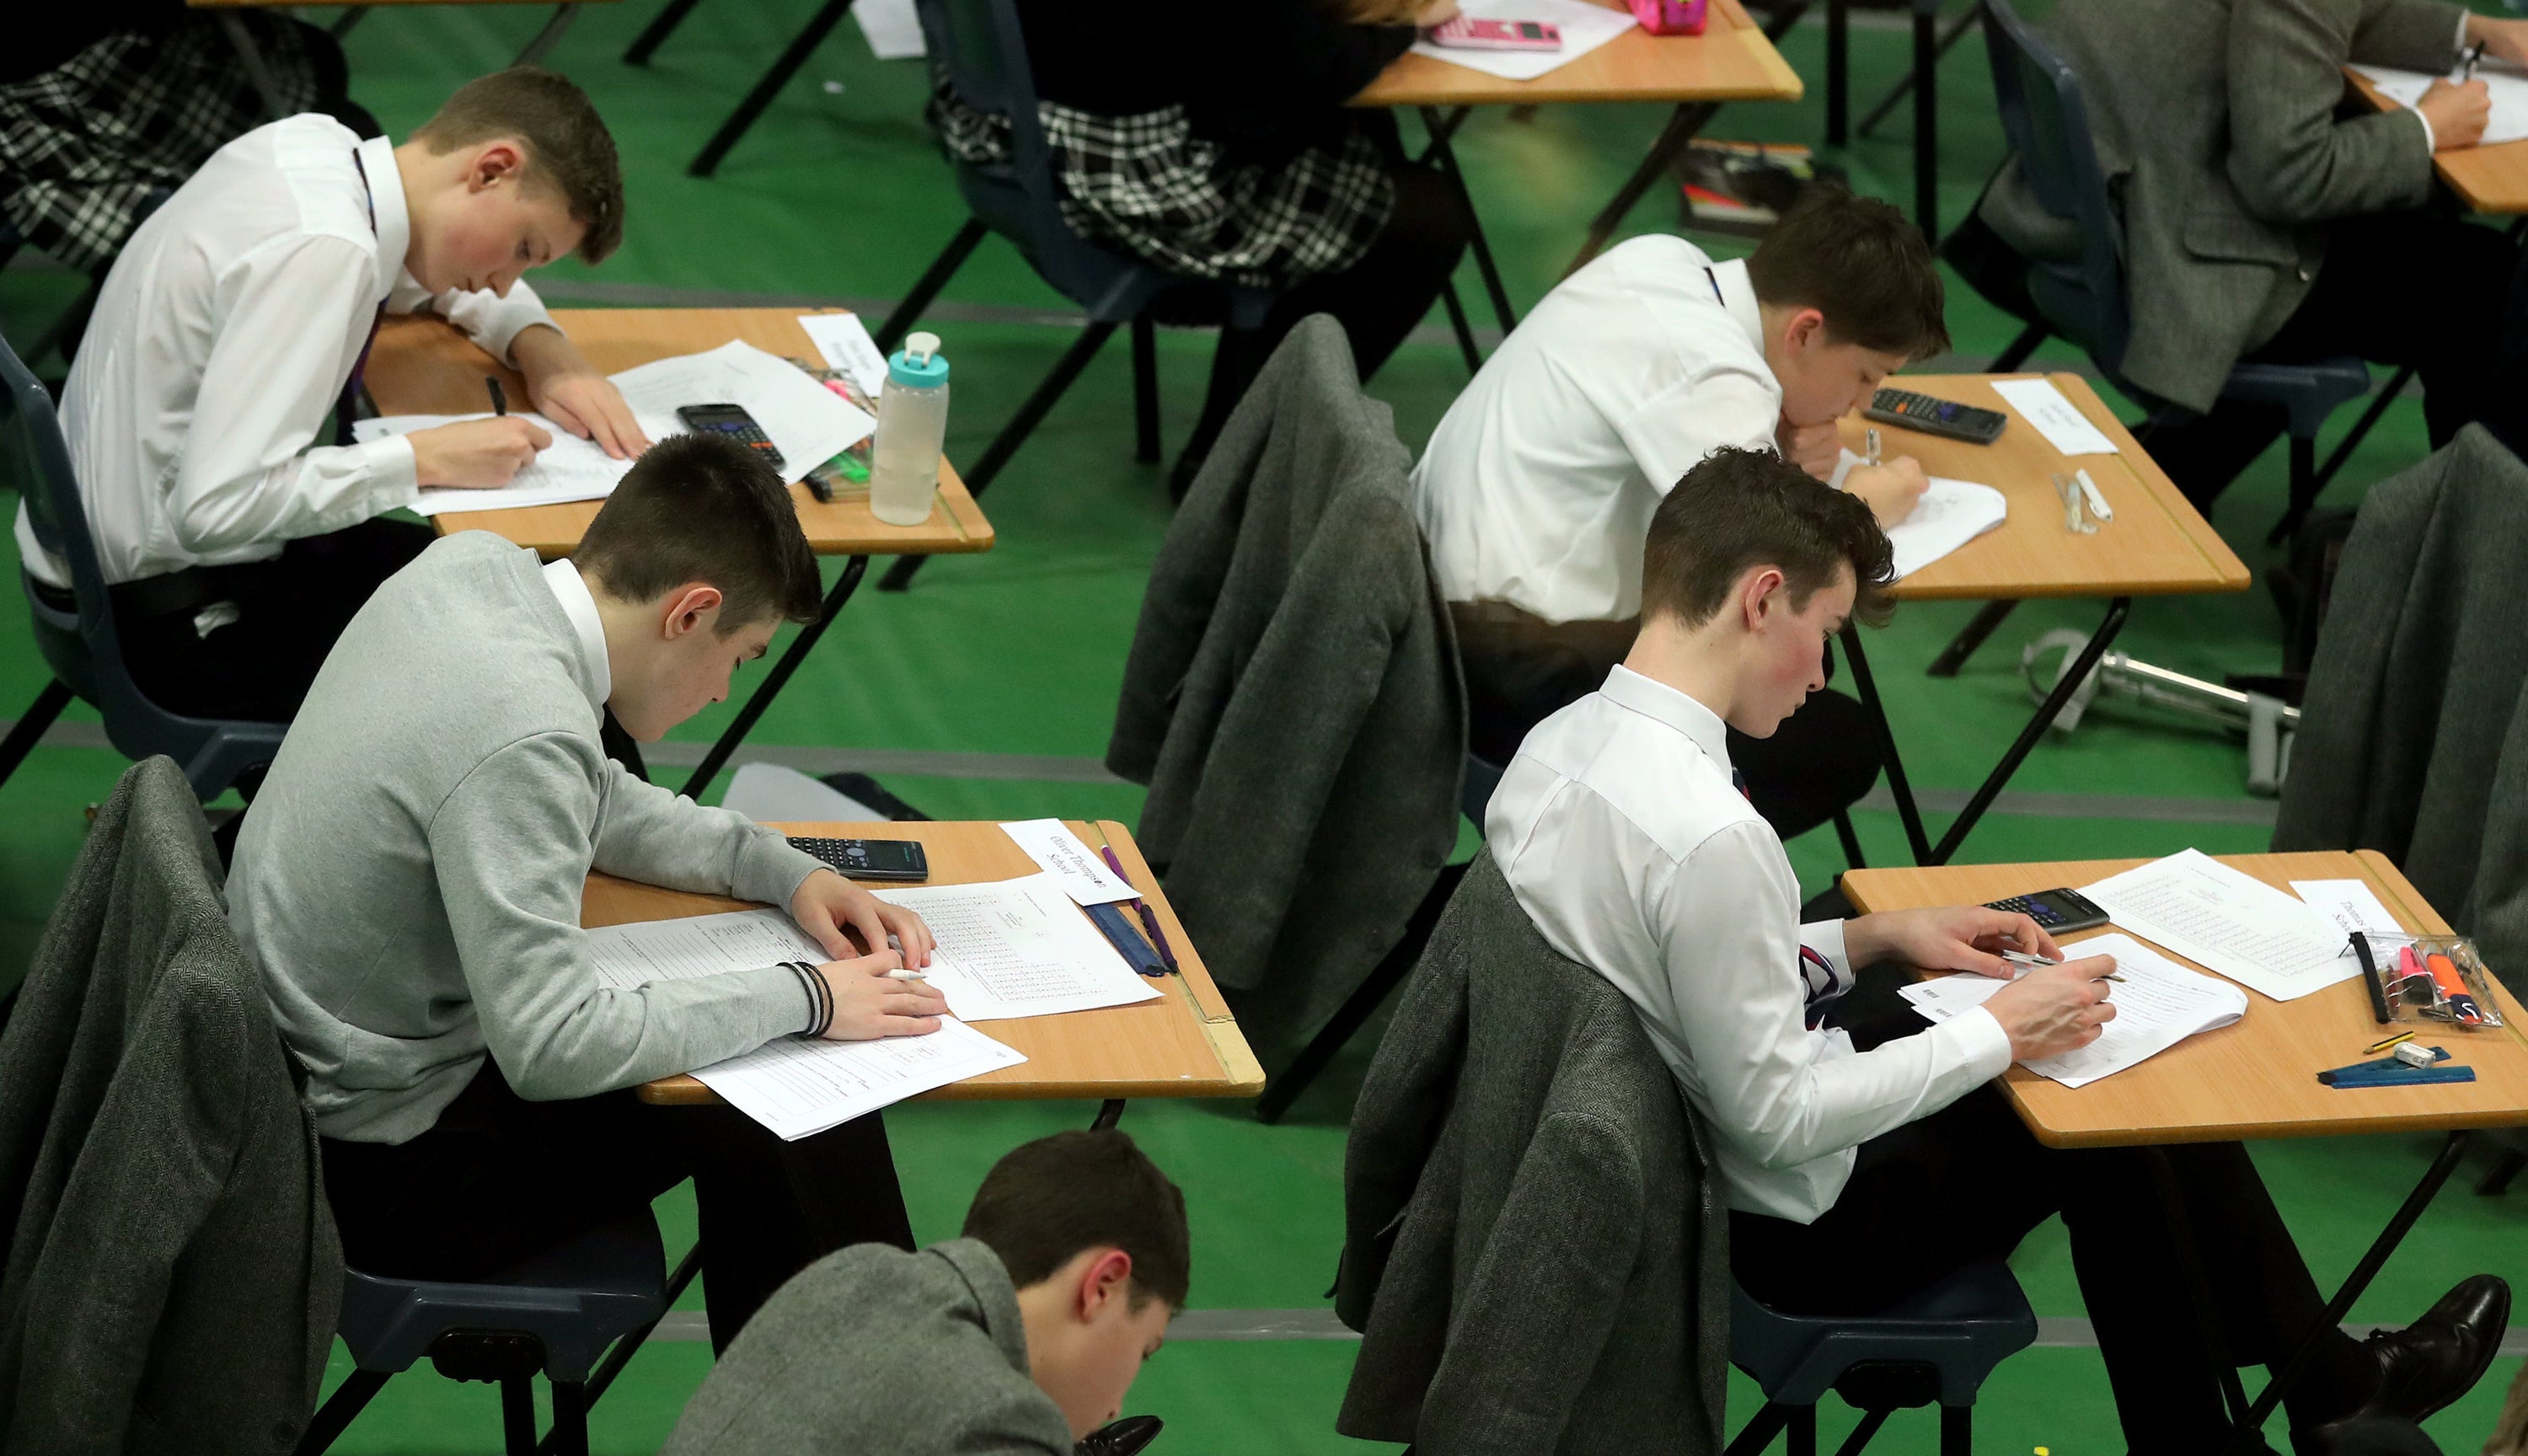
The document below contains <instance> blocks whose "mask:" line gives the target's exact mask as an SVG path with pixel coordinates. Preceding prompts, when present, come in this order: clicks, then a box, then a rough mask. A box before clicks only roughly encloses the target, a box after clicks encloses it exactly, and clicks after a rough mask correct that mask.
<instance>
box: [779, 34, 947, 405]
mask: <svg viewBox="0 0 2528 1456" xmlns="http://www.w3.org/2000/svg"><path fill="white" fill-rule="evenodd" d="M868 3H869V0H860V5H855V6H854V7H853V8H852V13H853V14H854V15H858V14H860V12H861V6H865V5H867V4H868ZM914 54H915V55H917V56H918V55H920V54H922V53H921V52H920V51H915V52H914ZM799 327H800V329H801V330H803V331H804V332H805V333H806V334H807V336H808V341H809V342H810V343H813V344H815V345H816V352H817V353H819V354H822V355H824V356H825V367H826V368H828V369H839V370H841V371H842V372H843V373H845V374H848V375H850V376H851V377H852V383H853V384H854V385H856V386H858V387H859V389H860V391H861V393H862V394H864V395H866V396H867V397H869V398H870V399H875V398H876V397H877V395H878V390H882V389H884V388H885V387H886V355H884V354H882V353H879V352H878V347H877V340H876V339H874V338H869V329H868V327H867V326H866V325H864V324H862V323H861V317H860V315H859V314H854V313H803V314H801V315H799Z"/></svg>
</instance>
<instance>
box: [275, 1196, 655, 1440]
mask: <svg viewBox="0 0 2528 1456" xmlns="http://www.w3.org/2000/svg"><path fill="white" fill-rule="evenodd" d="M691 1269H692V1263H691V1261H690V1260H689V1261H687V1263H686V1264H685V1265H684V1266H682V1267H680V1268H679V1269H678V1270H677V1278H676V1280H675V1281H670V1280H669V1279H668V1277H667V1274H666V1255H665V1252H664V1250H663V1249H662V1248H661V1246H660V1245H659V1242H658V1223H657V1222H654V1221H653V1220H652V1219H651V1217H650V1215H649V1213H648V1212H647V1211H646V1210H645V1211H643V1212H641V1213H639V1214H636V1215H634V1216H632V1217H629V1218H626V1219H622V1220H620V1221H618V1222H613V1223H609V1224H606V1226H604V1227H602V1228H596V1229H592V1230H590V1231H589V1232H587V1233H584V1234H581V1235H580V1236H579V1237H577V1238H574V1239H571V1240H569V1241H568V1242H566V1243H563V1244H560V1245H558V1246H556V1247H554V1248H553V1249H551V1250H549V1251H547V1252H546V1253H544V1254H542V1255H539V1256H537V1257H536V1258H534V1259H531V1260H529V1261H527V1262H526V1263H524V1264H522V1265H520V1266H518V1267H517V1268H516V1269H514V1270H511V1271H509V1272H508V1273H507V1274H503V1275H501V1276H500V1278H499V1279H498V1280H497V1281H492V1282H486V1283H480V1284H470V1283H468V1284H460V1283H440V1282H433V1281H430V1280H424V1279H389V1278H379V1277H377V1276H375V1275H373V1274H361V1273H359V1272H358V1271H356V1270H346V1271H344V1272H343V1276H342V1315H341V1317H340V1318H339V1319H337V1321H336V1322H335V1325H336V1328H337V1329H338V1330H339V1331H340V1332H341V1334H342V1343H344V1344H345V1345H348V1346H349V1347H350V1351H351V1359H352V1361H353V1362H354V1363H355V1364H356V1365H357V1367H358V1368H357V1369H356V1370H354V1371H352V1372H351V1374H350V1375H349V1376H347V1377H345V1378H343V1380H342V1384H341V1385H339V1386H337V1387H335V1390H334V1393H333V1394H332V1395H331V1396H329V1397H327V1398H326V1401H325V1404H324V1406H323V1407H322V1408H321V1409H319V1410H318V1411H317V1412H316V1417H315V1419H314V1420H313V1421H312V1422H310V1423H309V1425H308V1427H307V1432H306V1434H305V1435H303V1436H301V1437H300V1438H299V1441H298V1446H297V1452H296V1456H318V1453H319V1452H322V1451H324V1450H326V1449H327V1448H328V1447H330V1446H332V1445H333V1444H334V1442H335V1440H336V1439H337V1438H338V1437H340V1436H341V1435H342V1431H343V1430H344V1429H345V1428H346V1427H348V1426H349V1425H350V1424H351V1420H352V1418H353V1417H355V1416H357V1415H359V1413H360V1411H361V1409H362V1408H363V1407H365V1406H367V1405H368V1403H369V1401H370V1399H371V1398H372V1397H374V1396H375V1395H376V1394H377V1393H378V1391H379V1389H380V1388H381V1387H383V1386H384V1385H385V1384H386V1382H387V1380H388V1379H389V1378H392V1377H394V1376H395V1375H397V1374H399V1373H401V1372H403V1371H406V1370H410V1369H411V1368H412V1364H413V1362H414V1361H416V1360H419V1359H420V1358H421V1357H423V1356H424V1355H427V1356H429V1357H430V1358H431V1363H432V1364H434V1365H436V1366H437V1367H438V1368H439V1373H440V1374H441V1375H444V1376H447V1377H448V1378H450V1379H458V1380H488V1381H492V1382H495V1383H497V1384H499V1385H500V1425H501V1430H502V1435H503V1438H504V1444H505V1449H506V1450H507V1451H508V1456H535V1453H536V1452H537V1450H538V1449H539V1447H538V1444H537V1440H536V1407H535V1390H534V1378H535V1377H536V1376H537V1375H538V1374H540V1373H541V1374H542V1375H544V1376H545V1378H547V1379H549V1380H550V1381H552V1383H553V1432H552V1434H551V1436H550V1437H549V1438H548V1439H547V1440H546V1441H545V1443H544V1446H543V1449H547V1450H553V1451H558V1452H560V1453H562V1456H587V1452H588V1408H589V1406H590V1405H592V1404H593V1403H595V1401H596V1399H597V1397H598V1396H599V1395H601V1394H603V1393H604V1392H605V1389H606V1385H607V1384H609V1383H611V1382H612V1380H613V1378H614V1376H615V1374H616V1373H617V1372H619V1371H621V1370H622V1368H623V1366H624V1365H625V1363H627V1362H628V1361H629V1360H630V1359H631V1358H632V1353H633V1351H635V1350H637V1349H638V1348H639V1347H640V1344H641V1342H642V1340H644V1339H645V1338H647V1337H648V1336H649V1333H650V1331H651V1330H652V1329H653V1328H655V1327H657V1326H658V1321H659V1319H660V1317H662V1316H663V1315H665V1314H666V1312H667V1306H668V1305H669V1304H671V1303H673V1302H674V1300H675V1297H676V1294H677V1293H678V1292H681V1290H682V1287H683V1282H682V1281H684V1280H686V1279H689V1278H690V1277H691V1273H690V1271H691ZM617 1341H620V1342H621V1343H620V1344H619V1345H616V1342H617ZM609 1345H616V1348H615V1350H614V1352H613V1354H612V1355H610V1356H608V1355H606V1348H607V1346H609ZM600 1357H605V1361H604V1365H603V1366H602V1367H601V1365H600V1363H599V1362H600Z"/></svg>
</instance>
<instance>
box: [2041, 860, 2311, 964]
mask: <svg viewBox="0 0 2528 1456" xmlns="http://www.w3.org/2000/svg"><path fill="white" fill-rule="evenodd" d="M2080 893H2081V894H2083V895H2086V896H2087V897H2089V898H2090V899H2091V900H2094V901H2096V902H2097V903H2098V906H2099V908H2100V909H2102V910H2105V911H2106V912H2107V914H2108V915H2109V916H2110V917H2112V918H2113V919H2114V920H2115V922H2116V924H2117V926H2118V927H2119V928H2121V929H2125V930H2130V931H2132V932H2133V934H2135V935H2138V936H2140V937H2142V938H2143V939H2144V940H2147V941H2150V942H2152V943H2154V944H2156V945H2161V946H2165V947H2167V948H2168V949H2170V950H2172V951H2175V952H2176V953H2177V954H2179V955H2181V956H2184V957H2186V959H2187V960H2189V961H2192V962H2196V963H2197V964H2200V965H2206V966H2209V967H2211V968H2212V969H2214V970H2217V971H2219V972H2221V974H2223V975H2225V976H2228V977H2229V978H2230V979H2232V980H2234V981H2237V982H2238V983H2239V984H2240V985H2243V986H2245V987H2247V988H2248V989H2250V990H2253V991H2261V992H2263V993H2264V994H2265V995H2267V996H2270V997H2272V998H2273V999H2274V1000H2276V1001H2291V1000H2294V999H2296V998H2298V997H2302V996H2306V995H2307V994H2309V993H2310V992H2312V991H2319V990H2323V989H2325V988H2326V987H2328V986H2332V985H2334V984H2335V983H2336V982H2337V981H2342V980H2349V979H2351V978H2352V977H2353V976H2356V975H2359V974H2360V973H2361V967H2360V965H2359V964H2358V963H2357V962H2354V960H2353V959H2352V957H2351V955H2350V954H2349V953H2348V951H2347V950H2346V947H2345V943H2344V932H2343V931H2342V930H2341V929H2339V928H2338V927H2337V926H2336V924H2335V922H2334V921H2333V920H2330V919H2328V918H2327V917H2326V916H2325V915H2324V914H2322V913H2320V912H2319V911H2317V910H2312V909H2310V908H2309V906H2308V905H2307V904H2305V903H2304V902H2302V901H2299V900H2296V899H2294V898H2292V897H2291V896H2289V895H2286V894H2284V893H2283V892H2282V891H2280V890H2277V889H2275V888H2274V887H2273V886H2271V885H2268V884H2266V883H2265V882H2264V881H2262V880H2259V879H2257V878H2255V877H2254V876H2252V875H2248V874H2243V873H2241V872H2239V871H2238V870H2235V869H2232V868H2231V867H2230V866H2229V865H2227V864H2224V863H2222V862H2221V861H2220V860H2218V859H2215V858H2212V857H2211V856H2209V855H2206V854H2204V853H2203V852H2202V851H2200V850H2185V851H2181V852H2179V853H2178V854H2174V855H2171V856H2169V857H2168V858H2165V859H2154V860H2152V861H2151V862H2150V863H2148V864H2144V865H2141V866H2139V867H2137V868H2133V869H2128V870H2126V871H2125V872H2124V873H2122V874H2116V875H2109V876H2108V877H2107V878H2105V879H2103V880H2100V881H2098V882H2097V883H2096V884H2094V885H2084V886H2082V887H2081V888H2080Z"/></svg>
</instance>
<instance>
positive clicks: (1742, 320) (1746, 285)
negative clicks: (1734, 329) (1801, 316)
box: [1712, 258, 1764, 354]
mask: <svg viewBox="0 0 2528 1456" xmlns="http://www.w3.org/2000/svg"><path fill="white" fill-rule="evenodd" d="M1712 283H1714V284H1715V285H1717V286H1719V288H1720V306H1721V307H1722V308H1725V309H1727V310H1729V317H1731V318H1733V319H1736V320H1737V321H1738V327H1739V328H1741V329H1744V330H1746V331H1747V341H1748V342H1749V343H1752V344H1754V345H1755V346H1756V352H1758V353H1760V354H1761V353H1763V352H1764V310H1763V309H1761V308H1759V307H1758V306H1757V304H1756V284H1755V281H1754V280H1752V279H1750V278H1748V277H1747V260H1746V259H1744V258H1732V259H1730V260H1729V261H1728V262H1726V263H1714V264H1712Z"/></svg>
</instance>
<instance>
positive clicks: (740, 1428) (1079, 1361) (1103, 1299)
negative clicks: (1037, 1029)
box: [661, 1128, 1191, 1456]
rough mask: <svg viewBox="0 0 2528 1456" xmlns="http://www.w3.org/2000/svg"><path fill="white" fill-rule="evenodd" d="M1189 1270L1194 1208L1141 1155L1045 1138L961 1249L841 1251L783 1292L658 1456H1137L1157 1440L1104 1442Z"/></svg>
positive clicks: (1065, 1135)
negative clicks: (1090, 1455)
mask: <svg viewBox="0 0 2528 1456" xmlns="http://www.w3.org/2000/svg"><path fill="white" fill-rule="evenodd" d="M1190 1265H1191V1253H1190V1248H1189V1239H1188V1236H1187V1233H1186V1230H1185V1195H1184V1194H1183V1193H1182V1192H1180V1191H1178V1189H1177V1185H1176V1184H1175V1183H1173V1182H1170V1181H1169V1180H1168V1175H1167V1174H1166V1173H1164V1172H1161V1171H1160V1170H1158V1167H1157V1166H1156V1165H1154V1164H1153V1163H1151V1162H1150V1160H1149V1159H1148V1158H1147V1157H1146V1156H1144V1155H1143V1154H1142V1153H1141V1151H1140V1149H1138V1148H1136V1147H1134V1146H1133V1145H1132V1139H1131V1138H1130V1137H1128V1136H1126V1135H1125V1134H1123V1133H1121V1132H1117V1131H1115V1130H1113V1129H1111V1128H1110V1129H1107V1130H1105V1131H1100V1132H1057V1133H1055V1134H1054V1135H1053V1136H1051V1137H1046V1138H1039V1139H1037V1140H1036V1141H1034V1142H1031V1143H1027V1144H1026V1145H1025V1146H1023V1147H1020V1148H1017V1149H1015V1150H1014V1151H1012V1152H1011V1153H1010V1154H1009V1155H1008V1156H1007V1157H1005V1158H1003V1159H1002V1160H1001V1161H1000V1162H999V1163H998V1164H996V1165H994V1166H993V1168H992V1170H991V1172H990V1173H988V1174H986V1175H985V1177H984V1178H983V1186H982V1187H981V1188H979V1189H977V1190H975V1193H974V1206H973V1207H972V1208H971V1209H969V1210H968V1211H967V1214H966V1227H965V1232H964V1236H963V1237H961V1238H956V1239H952V1240H950V1241H948V1242H946V1243H942V1244H937V1245H933V1246H932V1247H930V1248H928V1249H925V1250H923V1251H922V1252H921V1253H919V1254H908V1253H905V1252H903V1251H901V1250H897V1249H887V1248H878V1247H868V1246H865V1247H862V1248H857V1249H845V1250H844V1251H843V1252H841V1253H839V1254H836V1255H834V1256H832V1257H831V1258H828V1259H824V1260H820V1261H818V1262H817V1263H816V1265H814V1266H812V1267H811V1268H810V1269H809V1270H808V1271H807V1273H805V1274H801V1275H799V1276H798V1277H797V1278H795V1279H792V1280H791V1281H790V1282H789V1283H787V1284H785V1285H783V1286H782V1288H781V1292H780V1293H778V1294H775V1295H774V1296H772V1301H771V1303H769V1304H767V1305H765V1306H764V1313H763V1314H762V1315H761V1316H759V1317H758V1318H757V1319H756V1322H755V1324H754V1325H752V1326H749V1327H748V1329H747V1331H746V1333H744V1334H742V1335H740V1336H739V1337H738V1339H737V1342H736V1343H735V1344H733V1345H731V1346H730V1347H729V1348H728V1350H727V1351H726V1352H725V1353H723V1354H722V1355H721V1357H720V1359H719V1361H718V1362H717V1363H716V1364H715V1365H713V1366H712V1368H711V1376H710V1378H707V1379H705V1380H704V1381H703V1387H702V1389H701V1390H699V1391H697V1392H696V1393H695V1395H694V1399H693V1403H692V1404H691V1405H688V1406H687V1407H686V1408H685V1415H684V1419H683V1420H682V1421H679V1422H678V1423H677V1424H676V1430H675V1433H674V1434H673V1435H670V1436H669V1437H668V1438H667V1444H666V1446H665V1447H664V1448H663V1450H662V1452H661V1456H866V1453H870V1452H881V1451H882V1452H885V1453H887V1456H1072V1452H1073V1448H1074V1447H1073V1443H1074V1442H1083V1444H1081V1445H1080V1448H1079V1449H1080V1450H1081V1451H1083V1452H1097V1453H1100V1456H1106V1453H1113V1456H1125V1453H1129V1452H1131V1451H1134V1450H1137V1449H1139V1447H1140V1445H1141V1444H1142V1443H1143V1442H1146V1441H1147V1440H1148V1439H1149V1436H1150V1435H1151V1434H1153V1433H1155V1428H1156V1426H1157V1424H1158V1423H1157V1422H1156V1421H1154V1420H1151V1419H1150V1418H1148V1417H1134V1418H1133V1419H1132V1421H1129V1422H1125V1423H1123V1424H1122V1425H1120V1426H1115V1427H1108V1428H1106V1429H1105V1430H1099V1428H1100V1427H1103V1426H1105V1423H1107V1422H1110V1421H1113V1420H1114V1419H1115V1417H1116V1416H1117V1414H1118V1413H1119V1412H1120V1410H1121V1409H1122V1406H1123V1403H1124V1396H1125V1393H1126V1392H1127V1391H1128V1390H1130V1389H1131V1388H1132V1378H1133V1377H1134V1376H1136V1375H1138V1374H1140V1370H1141V1362H1142V1361H1143V1360H1145V1359H1147V1358H1149V1356H1151V1355H1152V1354H1154V1353H1156V1352H1157V1350H1158V1348H1159V1345H1160V1344H1161V1343H1162V1342H1163V1341H1164V1340H1165V1339H1166V1336H1167V1329H1168V1322H1169V1320H1171V1319H1173V1318H1174V1317H1175V1315H1176V1312H1177V1311H1178V1310H1179V1309H1181V1308H1183V1307H1184V1305H1185V1286H1186V1281H1187V1278H1188V1275H1189V1273H1190ZM1136 1427H1137V1428H1140V1429H1139V1430H1134V1429H1133V1428H1136Z"/></svg>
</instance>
